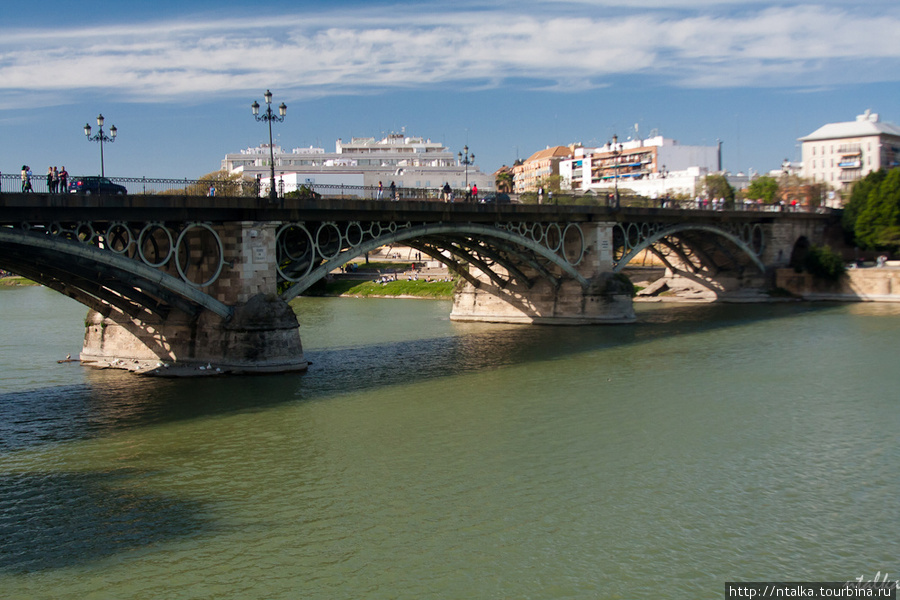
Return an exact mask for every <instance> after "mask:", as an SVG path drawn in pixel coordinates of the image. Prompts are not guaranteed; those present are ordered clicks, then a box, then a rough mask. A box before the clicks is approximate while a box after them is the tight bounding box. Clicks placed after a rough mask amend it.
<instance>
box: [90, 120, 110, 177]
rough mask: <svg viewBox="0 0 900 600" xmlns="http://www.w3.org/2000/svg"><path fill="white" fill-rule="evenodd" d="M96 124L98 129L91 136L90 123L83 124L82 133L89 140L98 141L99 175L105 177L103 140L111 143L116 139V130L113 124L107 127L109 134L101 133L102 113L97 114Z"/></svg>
mask: <svg viewBox="0 0 900 600" xmlns="http://www.w3.org/2000/svg"><path fill="white" fill-rule="evenodd" d="M97 125H98V126H99V127H100V131H99V132H98V133H97V135H95V136H93V137H91V124H90V123H85V124H84V135H85V137H87V139H88V141H89V142H100V177H106V169H105V168H104V165H103V142H109V143H112V142H114V141H116V133H118V130H117V129H116V126H115V125H113V126H112V127H110V128H109V135H106V134H105V133H103V115H97Z"/></svg>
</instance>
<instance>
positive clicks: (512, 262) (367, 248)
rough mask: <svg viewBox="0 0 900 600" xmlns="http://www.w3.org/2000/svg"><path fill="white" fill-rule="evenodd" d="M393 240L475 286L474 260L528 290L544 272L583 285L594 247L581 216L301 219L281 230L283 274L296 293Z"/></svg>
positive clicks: (495, 279) (491, 274) (500, 280)
mask: <svg viewBox="0 0 900 600" xmlns="http://www.w3.org/2000/svg"><path fill="white" fill-rule="evenodd" d="M389 244H403V245H406V246H409V247H411V248H413V249H415V250H417V251H419V252H421V253H422V254H424V255H426V256H429V257H431V258H432V259H434V260H437V261H439V262H441V263H443V264H445V265H447V267H449V268H450V269H451V270H452V271H453V272H455V273H456V274H458V275H459V276H460V277H462V278H464V279H465V280H466V281H468V282H469V283H471V284H472V285H473V286H475V287H478V286H479V285H481V281H480V280H479V279H478V278H477V277H475V276H474V275H473V274H472V273H471V270H470V269H471V268H472V267H474V268H475V269H477V270H478V271H480V272H481V273H483V274H484V275H485V276H486V277H487V278H488V279H489V280H490V281H491V282H492V283H493V284H494V285H496V286H497V287H499V288H501V289H504V288H506V287H508V286H509V285H511V284H513V283H515V284H517V285H521V286H523V287H524V288H526V289H530V288H531V287H533V286H534V284H535V283H536V281H537V280H538V279H545V280H547V281H548V282H549V283H550V284H552V285H553V286H556V287H558V286H559V285H560V284H561V282H562V281H563V280H565V279H572V280H575V281H577V282H578V283H580V284H581V285H583V286H587V285H588V280H587V278H585V277H584V275H582V273H581V272H580V271H579V268H578V267H579V265H581V263H582V261H583V260H584V258H585V254H586V252H587V249H588V243H587V240H586V235H585V232H584V230H583V226H582V224H581V223H575V222H549V223H539V222H518V223H515V222H497V223H493V224H485V223H455V222H453V223H444V222H437V223H418V224H414V223H412V222H409V221H406V222H397V221H388V222H383V221H370V222H361V221H346V222H334V221H323V222H293V223H286V224H284V225H282V226H281V227H280V228H279V230H278V233H277V236H276V247H277V255H278V258H277V262H278V274H279V277H280V278H281V279H283V280H284V281H287V282H289V283H290V286H289V287H288V288H287V289H286V290H285V291H284V292H282V293H281V297H282V298H283V299H284V300H290V299H292V298H294V297H296V296H298V295H300V294H302V293H303V292H304V291H306V290H308V289H309V288H310V287H311V286H312V285H313V284H314V283H315V282H317V281H318V280H320V279H322V278H324V277H325V276H326V275H327V274H328V273H330V272H331V271H333V270H335V269H337V268H339V267H340V266H341V265H343V264H345V263H347V262H348V261H350V260H352V259H354V258H356V257H358V256H363V255H365V254H366V253H368V252H372V251H374V250H375V249H376V248H379V247H381V246H385V245H389Z"/></svg>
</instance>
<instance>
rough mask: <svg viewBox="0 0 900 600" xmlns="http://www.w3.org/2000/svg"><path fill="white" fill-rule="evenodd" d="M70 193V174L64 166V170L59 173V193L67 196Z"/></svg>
mask: <svg viewBox="0 0 900 600" xmlns="http://www.w3.org/2000/svg"><path fill="white" fill-rule="evenodd" d="M68 191H69V173H68V172H67V171H66V166H65V165H63V168H62V170H61V171H60V172H59V193H61V194H65V193H67V192H68Z"/></svg>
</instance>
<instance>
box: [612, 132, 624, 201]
mask: <svg viewBox="0 0 900 600" xmlns="http://www.w3.org/2000/svg"><path fill="white" fill-rule="evenodd" d="M618 142H619V136H617V135H616V134H613V137H612V143H611V144H610V151H611V152H612V155H613V179H614V180H615V186H616V194H615V199H616V204H615V207H616V208H617V209H618V208H619V155H620V154H622V144H620V143H618Z"/></svg>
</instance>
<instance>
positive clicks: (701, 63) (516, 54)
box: [0, 0, 900, 106]
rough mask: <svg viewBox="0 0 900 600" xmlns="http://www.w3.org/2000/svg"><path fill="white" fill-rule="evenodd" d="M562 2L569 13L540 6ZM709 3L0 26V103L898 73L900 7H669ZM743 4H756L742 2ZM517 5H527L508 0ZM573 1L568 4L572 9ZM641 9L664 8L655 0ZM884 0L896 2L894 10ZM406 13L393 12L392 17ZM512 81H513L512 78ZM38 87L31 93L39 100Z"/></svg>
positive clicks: (797, 81) (707, 83)
mask: <svg viewBox="0 0 900 600" xmlns="http://www.w3.org/2000/svg"><path fill="white" fill-rule="evenodd" d="M562 4H565V5H566V7H567V10H566V11H565V12H563V11H551V12H547V8H548V7H551V8H552V7H553V6H558V5H562ZM708 4H712V5H715V6H717V7H719V8H721V7H722V6H723V5H724V6H727V5H729V4H731V3H730V2H727V1H725V2H723V1H721V0H719V1H714V0H654V1H649V0H648V1H635V2H632V3H630V5H629V6H626V8H631V9H640V10H631V11H630V12H623V11H622V4H621V3H618V4H616V6H617V7H618V9H619V10H616V11H615V13H614V15H615V16H609V15H608V14H606V11H605V10H604V7H606V6H611V4H610V3H608V2H606V1H605V0H575V1H572V0H566V2H564V3H563V2H560V3H558V4H556V5H554V4H553V3H547V2H545V3H542V5H541V7H542V12H541V13H538V12H536V11H534V10H532V11H529V10H521V11H511V10H510V6H507V7H506V8H504V9H497V10H481V11H474V10H473V11H466V12H460V11H454V12H446V13H440V14H437V13H434V12H421V11H420V12H406V13H397V12H396V11H390V12H389V16H381V15H380V14H377V13H375V12H374V11H372V12H368V13H357V14H356V15H355V16H348V14H346V13H338V12H335V13H327V12H326V13H318V14H313V15H309V14H303V15H296V16H292V15H283V16H282V18H280V19H279V21H278V23H277V24H276V25H272V24H271V21H270V20H269V19H265V20H262V19H230V20H206V21H197V22H180V23H157V24H151V25H136V24H135V25H124V26H119V27H116V28H114V29H112V30H110V29H109V28H105V29H103V30H102V31H101V30H99V29H94V28H85V29H80V30H78V29H75V30H72V29H62V30H48V29H42V30H40V31H38V30H34V31H18V32H16V31H7V32H4V36H3V38H2V39H0V105H6V106H10V105H11V104H12V103H15V102H17V99H18V98H20V97H21V93H22V91H30V92H31V93H32V98H31V100H32V102H34V101H35V97H37V101H38V102H41V101H43V102H55V101H58V99H59V98H60V97H61V96H66V95H67V94H77V93H81V92H83V91H84V90H88V91H90V90H94V92H93V93H96V92H97V90H102V92H103V93H104V94H108V95H116V96H119V97H121V98H125V99H128V98H131V99H139V100H142V101H168V100H171V99H177V98H182V97H198V96H199V97H203V96H205V95H209V94H215V95H221V94H243V93H246V92H247V91H248V90H253V91H257V90H258V89H260V88H264V87H273V88H274V87H277V88H278V89H279V90H280V91H281V93H282V94H287V95H289V96H290V95H293V96H294V97H297V96H301V95H321V94H329V93H354V92H358V93H366V92H371V91H377V90H379V89H385V88H393V87H397V88H426V89H433V88H434V87H435V86H471V87H483V86H501V85H512V84H511V83H510V82H511V81H517V82H521V81H529V82H535V83H534V84H533V85H534V86H538V87H542V88H545V89H556V90H565V89H577V90H581V89H584V88H585V87H590V86H603V85H607V84H609V83H610V82H611V81H613V80H615V79H617V78H620V77H622V76H629V75H634V74H638V75H641V76H648V77H653V78H656V79H658V80H659V81H661V82H663V83H666V82H668V83H670V84H672V85H681V86H691V87H710V88H715V87H723V86H759V85H768V86H790V87H802V86H805V85H808V86H818V85H823V84H827V83H829V82H831V81H846V80H847V77H848V73H849V75H850V76H851V77H852V79H853V80H854V81H882V80H885V78H886V77H888V76H889V75H888V73H893V74H894V75H893V77H894V78H895V79H896V77H897V75H896V74H897V73H900V68H898V66H900V47H898V46H897V45H896V44H895V43H893V38H894V35H895V32H896V31H898V30H900V15H898V14H891V12H892V11H891V10H886V12H881V13H878V12H877V11H875V12H873V11H868V12H867V13H861V12H860V11H856V10H852V9H844V8H841V7H840V6H837V5H834V4H826V5H824V6H823V5H821V4H820V5H817V6H813V5H797V6H788V7H785V8H778V7H775V8H773V7H769V6H770V5H769V4H768V3H759V2H757V3H748V2H742V3H740V4H741V6H742V10H741V11H739V12H733V11H732V12H730V13H729V12H721V11H720V12H719V13H717V14H707V13H705V12H679V13H673V12H671V11H670V10H668V9H671V8H680V9H683V8H685V7H696V6H698V5H708ZM754 4H756V5H761V8H759V7H758V8H756V9H753V10H751V9H750V8H749V7H752V6H753V5H754ZM522 6H524V7H527V6H529V5H528V4H524V5H522ZM573 7H575V8H576V9H577V8H579V7H580V9H581V10H573ZM653 8H659V9H666V10H653ZM893 12H894V13H896V11H893ZM404 14H405V15H406V16H404ZM518 85H522V84H521V83H519V84H518ZM41 99H42V100H41Z"/></svg>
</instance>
